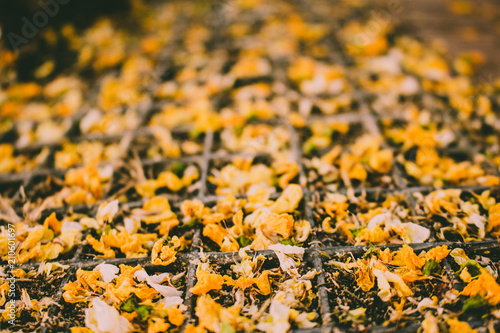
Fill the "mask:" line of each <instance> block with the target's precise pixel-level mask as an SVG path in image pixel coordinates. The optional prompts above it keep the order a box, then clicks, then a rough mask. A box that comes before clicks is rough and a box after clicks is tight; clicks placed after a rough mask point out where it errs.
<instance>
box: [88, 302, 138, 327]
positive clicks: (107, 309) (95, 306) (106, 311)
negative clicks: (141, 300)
mask: <svg viewBox="0 0 500 333" xmlns="http://www.w3.org/2000/svg"><path fill="white" fill-rule="evenodd" d="M85 326H87V327H88V328H89V329H91V330H92V331H94V332H96V333H128V332H131V331H132V330H133V329H134V327H133V326H132V324H131V323H130V322H129V321H128V320H127V318H125V317H123V316H121V315H120V313H119V312H118V310H116V309H115V308H114V307H112V306H110V305H108V304H106V303H105V302H104V301H102V300H100V299H99V298H97V297H96V298H93V299H92V307H91V308H89V309H85Z"/></svg>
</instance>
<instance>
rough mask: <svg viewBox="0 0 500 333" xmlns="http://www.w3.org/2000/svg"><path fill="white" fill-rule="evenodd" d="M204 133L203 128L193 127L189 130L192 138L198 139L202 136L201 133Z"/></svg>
mask: <svg viewBox="0 0 500 333" xmlns="http://www.w3.org/2000/svg"><path fill="white" fill-rule="evenodd" d="M202 134H203V130H201V129H199V128H192V129H191V130H190V131H189V136H190V137H191V139H198V138H199V137H200V135H202Z"/></svg>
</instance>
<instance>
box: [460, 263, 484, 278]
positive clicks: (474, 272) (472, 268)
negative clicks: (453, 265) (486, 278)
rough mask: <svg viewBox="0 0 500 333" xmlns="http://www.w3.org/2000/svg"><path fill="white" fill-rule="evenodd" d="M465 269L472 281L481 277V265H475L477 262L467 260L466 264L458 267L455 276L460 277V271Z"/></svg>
mask: <svg viewBox="0 0 500 333" xmlns="http://www.w3.org/2000/svg"><path fill="white" fill-rule="evenodd" d="M465 268H467V272H469V274H470V276H471V277H472V279H474V278H476V277H478V276H479V275H481V268H482V267H481V265H479V264H478V263H477V261H475V260H472V259H469V260H467V261H466V262H464V263H463V264H462V265H460V269H459V270H458V272H457V273H456V275H457V276H460V274H461V273H462V271H463V270H464V269H465Z"/></svg>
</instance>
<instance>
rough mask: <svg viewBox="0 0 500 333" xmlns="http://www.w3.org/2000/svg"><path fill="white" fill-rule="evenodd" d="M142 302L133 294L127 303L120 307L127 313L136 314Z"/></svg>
mask: <svg viewBox="0 0 500 333" xmlns="http://www.w3.org/2000/svg"><path fill="white" fill-rule="evenodd" d="M140 301H141V300H140V299H139V297H137V296H136V295H135V294H132V295H131V296H130V297H129V298H127V300H125V302H123V303H122V304H121V305H120V310H122V311H125V312H128V313H130V312H134V311H135V308H136V307H137V306H138V305H139V302H140Z"/></svg>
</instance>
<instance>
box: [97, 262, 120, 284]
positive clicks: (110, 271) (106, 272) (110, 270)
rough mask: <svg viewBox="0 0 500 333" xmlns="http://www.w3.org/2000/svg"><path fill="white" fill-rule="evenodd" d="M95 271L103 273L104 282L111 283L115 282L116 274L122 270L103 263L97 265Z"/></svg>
mask: <svg viewBox="0 0 500 333" xmlns="http://www.w3.org/2000/svg"><path fill="white" fill-rule="evenodd" d="M94 271H98V272H99V273H101V277H102V279H103V280H104V282H106V283H109V282H111V281H113V279H114V278H115V277H117V275H116V274H117V273H118V272H120V269H119V268H118V267H116V266H115V265H111V264H104V263H103V264H100V265H97V266H96V268H94Z"/></svg>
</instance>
